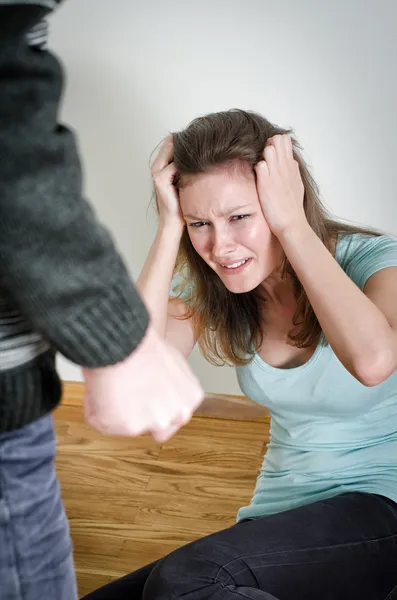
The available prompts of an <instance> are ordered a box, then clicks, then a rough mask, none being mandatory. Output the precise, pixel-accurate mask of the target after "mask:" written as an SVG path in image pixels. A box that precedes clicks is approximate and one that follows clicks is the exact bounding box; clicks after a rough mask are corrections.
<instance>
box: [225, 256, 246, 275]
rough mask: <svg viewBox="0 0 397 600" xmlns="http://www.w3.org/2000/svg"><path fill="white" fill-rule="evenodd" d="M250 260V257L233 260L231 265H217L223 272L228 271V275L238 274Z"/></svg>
mask: <svg viewBox="0 0 397 600" xmlns="http://www.w3.org/2000/svg"><path fill="white" fill-rule="evenodd" d="M251 261H252V258H244V259H243V260H240V261H238V262H235V263H233V264H231V265H227V266H225V265H219V266H220V268H221V269H222V271H223V272H224V273H228V274H230V275H238V273H241V272H242V271H244V269H246V268H247V266H248V265H249V264H250V262H251Z"/></svg>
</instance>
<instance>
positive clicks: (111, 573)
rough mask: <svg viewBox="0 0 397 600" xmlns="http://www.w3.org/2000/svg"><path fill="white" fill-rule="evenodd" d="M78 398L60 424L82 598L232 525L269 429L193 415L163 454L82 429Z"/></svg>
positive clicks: (156, 447) (67, 403)
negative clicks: (193, 541) (176, 550)
mask: <svg viewBox="0 0 397 600" xmlns="http://www.w3.org/2000/svg"><path fill="white" fill-rule="evenodd" d="M81 395H82V391H81V387H80V388H79V387H77V388H76V387H75V388H72V390H71V391H70V390H69V392H68V390H66V392H65V397H64V401H63V404H62V405H61V407H59V408H58V409H57V411H56V412H55V423H56V429H57V435H58V458H57V470H58V476H59V478H60V481H61V485H62V491H63V498H64V502H65V506H66V510H67V513H68V517H69V520H70V524H71V530H72V537H73V542H74V546H75V563H76V570H77V577H78V584H79V592H80V595H81V596H82V595H84V594H86V593H88V592H89V591H91V590H93V589H96V588H97V587H99V586H101V585H103V584H105V583H107V582H109V581H112V580H114V579H116V578H118V577H120V576H122V575H124V574H125V573H128V572H130V571H132V570H134V569H137V568H139V567H140V566H142V565H144V564H146V563H149V562H151V561H153V560H155V559H157V558H160V557H161V556H163V555H164V554H166V553H169V552H170V551H172V550H174V549H175V548H178V547H179V546H182V545H183V544H186V543H188V542H190V541H192V540H195V539H197V538H199V537H202V536H205V535H207V534H210V533H212V532H214V531H218V530H220V529H224V528H225V527H228V526H229V525H232V524H233V523H234V522H235V517H236V512H237V510H238V508H239V507H240V506H243V505H245V504H247V503H248V502H249V500H250V497H251V494H252V490H253V487H254V485H255V479H256V477H257V474H258V469H259V467H260V464H261V462H262V457H263V453H264V451H265V444H266V443H267V441H268V433H269V423H268V419H267V418H264V417H258V418H255V419H253V420H235V419H227V418H214V417H208V416H195V417H194V418H193V420H192V421H191V423H189V424H188V425H187V426H185V427H184V428H183V429H182V430H181V431H180V432H178V433H177V434H176V435H175V436H174V437H173V438H172V439H171V440H170V441H169V442H167V443H165V444H163V445H160V444H157V443H156V442H154V441H153V440H152V439H151V438H150V437H149V436H142V437H139V438H136V439H122V438H112V437H105V436H101V435H100V434H97V433H96V432H95V431H93V430H91V429H90V428H88V427H87V426H86V425H85V424H84V422H83V418H82V408H81Z"/></svg>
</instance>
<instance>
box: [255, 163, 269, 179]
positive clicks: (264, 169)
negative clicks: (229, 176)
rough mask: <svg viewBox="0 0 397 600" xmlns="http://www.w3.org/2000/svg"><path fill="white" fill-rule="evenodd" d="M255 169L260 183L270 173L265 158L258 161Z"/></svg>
mask: <svg viewBox="0 0 397 600" xmlns="http://www.w3.org/2000/svg"><path fill="white" fill-rule="evenodd" d="M255 171H256V174H257V178H258V182H259V183H261V182H262V179H266V178H267V177H269V175H270V172H269V167H268V164H267V162H266V161H265V160H260V161H259V162H258V163H256V165H255Z"/></svg>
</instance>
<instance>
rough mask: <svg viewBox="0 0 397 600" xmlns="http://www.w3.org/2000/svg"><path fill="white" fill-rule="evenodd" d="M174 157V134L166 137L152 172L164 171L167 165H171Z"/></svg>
mask: <svg viewBox="0 0 397 600" xmlns="http://www.w3.org/2000/svg"><path fill="white" fill-rule="evenodd" d="M173 158H174V138H173V136H172V135H169V136H168V137H166V138H165V139H164V140H163V142H162V144H161V146H160V150H159V153H158V155H157V156H156V158H155V159H154V161H153V164H152V169H151V170H152V173H156V172H158V171H162V170H163V169H164V168H165V167H166V166H167V165H169V164H170V163H171V162H172V160H173Z"/></svg>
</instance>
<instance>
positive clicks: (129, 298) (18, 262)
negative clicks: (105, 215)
mask: <svg viewBox="0 0 397 600" xmlns="http://www.w3.org/2000/svg"><path fill="white" fill-rule="evenodd" d="M45 12H46V11H45V9H44V8H42V7H38V6H35V5H33V4H31V5H23V6H21V5H19V6H1V5H0V290H1V293H2V294H4V295H6V296H7V297H8V298H9V299H10V300H12V301H13V302H14V303H15V304H16V305H17V306H18V307H19V309H20V310H21V312H22V313H23V314H24V315H25V317H27V318H28V319H29V320H30V321H31V323H32V325H33V326H34V328H35V329H37V331H38V332H40V333H42V334H43V336H45V337H46V338H47V339H48V340H49V341H50V342H51V344H52V345H53V346H54V347H55V349H57V350H58V351H60V352H61V353H62V354H63V355H64V356H66V357H67V358H69V359H70V360H71V361H73V362H75V363H76V364H79V365H82V366H87V367H99V366H105V365H109V364H114V363H116V362H119V361H120V360H122V359H124V358H125V357H126V356H127V355H128V354H130V353H131V352H132V351H133V350H134V349H135V348H136V346H137V345H138V344H139V343H140V341H141V340H142V338H143V336H144V334H145V331H146V328H147V326H148V313H147V310H146V308H145V306H144V304H143V302H142V300H141V298H140V296H139V294H138V292H137V290H136V288H135V286H134V285H133V283H132V281H131V279H130V276H129V274H128V271H127V268H126V266H125V264H124V262H123V260H122V258H121V257H120V255H119V253H118V252H117V249H116V248H115V245H114V242H113V240H112V238H111V236H110V234H109V232H108V231H107V230H106V229H105V228H104V227H103V226H102V225H101V224H100V223H99V221H98V220H97V218H96V215H95V213H94V211H93V209H92V207H91V206H90V204H89V203H88V202H86V201H85V200H84V199H83V197H82V173H81V166H80V160H79V155H78V149H77V147H76V140H75V137H74V135H73V133H72V132H71V131H70V130H69V129H68V128H66V127H65V126H63V125H62V124H60V123H58V119H57V114H58V109H59V103H60V99H61V94H62V85H63V73H62V67H61V65H60V63H59V61H58V60H57V59H56V58H55V57H54V56H53V55H52V54H51V53H50V52H48V51H47V50H43V49H38V48H35V47H32V46H30V45H29V44H28V43H27V41H26V40H27V38H26V35H25V34H26V32H27V30H29V28H31V27H32V25H34V23H36V22H37V21H38V20H39V19H41V18H42V17H43V15H44V14H45Z"/></svg>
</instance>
